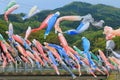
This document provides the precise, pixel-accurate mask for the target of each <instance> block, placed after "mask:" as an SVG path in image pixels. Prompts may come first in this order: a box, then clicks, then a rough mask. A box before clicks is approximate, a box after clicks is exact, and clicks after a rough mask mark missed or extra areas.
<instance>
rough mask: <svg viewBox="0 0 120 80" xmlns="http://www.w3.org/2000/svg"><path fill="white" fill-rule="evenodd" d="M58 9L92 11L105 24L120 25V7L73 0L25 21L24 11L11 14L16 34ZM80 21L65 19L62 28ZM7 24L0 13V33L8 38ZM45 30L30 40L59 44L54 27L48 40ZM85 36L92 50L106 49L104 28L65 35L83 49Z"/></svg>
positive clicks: (65, 12)
mask: <svg viewBox="0 0 120 80" xmlns="http://www.w3.org/2000/svg"><path fill="white" fill-rule="evenodd" d="M56 11H59V12H60V13H61V15H60V16H66V15H81V16H83V15H87V14H88V13H90V14H92V16H93V17H94V19H95V20H96V21H99V20H101V19H103V20H104V21H105V24H104V25H108V26H111V27H113V28H114V29H116V28H118V27H120V23H119V22H120V8H115V7H112V6H107V5H103V4H98V5H91V4H88V3H83V2H73V3H70V4H68V5H65V6H63V7H60V8H57V9H54V10H44V11H41V12H40V13H38V14H36V15H35V16H33V17H31V18H30V19H27V20H25V21H23V20H22V17H23V16H24V15H25V14H24V13H20V14H11V15H9V21H10V22H12V23H13V26H14V33H15V34H22V35H24V34H23V33H25V30H26V29H27V27H28V26H31V27H32V28H36V27H39V25H40V23H41V22H42V21H43V20H44V19H45V17H46V16H47V15H48V14H50V13H54V12H56ZM79 23H80V22H71V21H63V22H62V23H61V28H62V30H63V31H64V30H68V29H72V28H76V27H77V26H78V25H79ZM7 26H8V24H7V23H6V22H5V21H4V19H3V15H0V33H2V34H3V35H4V37H5V38H6V34H5V31H6V30H7ZM44 31H45V30H42V31H40V32H37V33H34V34H32V35H31V36H30V40H32V39H33V38H37V39H38V40H39V41H40V42H41V43H42V42H44V41H47V42H52V43H57V44H59V42H58V39H57V35H56V34H54V29H53V30H52V32H51V33H50V35H49V36H48V37H47V39H46V40H44V39H43V35H44ZM83 36H85V37H87V38H88V39H89V40H90V41H91V50H92V51H94V52H95V51H96V50H97V49H98V48H100V49H102V50H105V35H103V28H102V29H97V28H95V27H93V26H90V28H89V29H88V30H87V31H85V32H83V33H82V34H79V35H75V36H69V35H66V34H65V37H66V39H67V41H68V43H69V45H71V46H73V45H76V46H78V47H79V48H80V49H82V48H81V37H83ZM119 39H120V38H119V37H117V38H115V42H116V44H120V42H119ZM116 49H120V46H119V45H117V46H116Z"/></svg>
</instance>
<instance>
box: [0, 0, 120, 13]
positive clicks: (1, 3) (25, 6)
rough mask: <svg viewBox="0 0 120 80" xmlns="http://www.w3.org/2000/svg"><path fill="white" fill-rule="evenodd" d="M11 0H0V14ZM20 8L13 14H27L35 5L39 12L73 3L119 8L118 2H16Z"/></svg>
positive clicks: (34, 0) (84, 0) (113, 0)
mask: <svg viewBox="0 0 120 80" xmlns="http://www.w3.org/2000/svg"><path fill="white" fill-rule="evenodd" d="M9 1H11V0H0V14H1V13H3V11H4V9H5V7H6V6H7V4H8V3H9ZM16 1H17V3H18V4H19V5H20V7H19V8H18V9H17V10H15V11H14V13H21V12H23V13H27V12H29V10H30V9H31V7H32V6H34V5H37V6H38V7H39V9H40V10H46V9H55V8H59V7H62V6H64V5H66V4H69V3H71V2H73V1H81V2H87V3H91V4H106V5H111V6H114V7H118V8H120V0H16Z"/></svg>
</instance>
